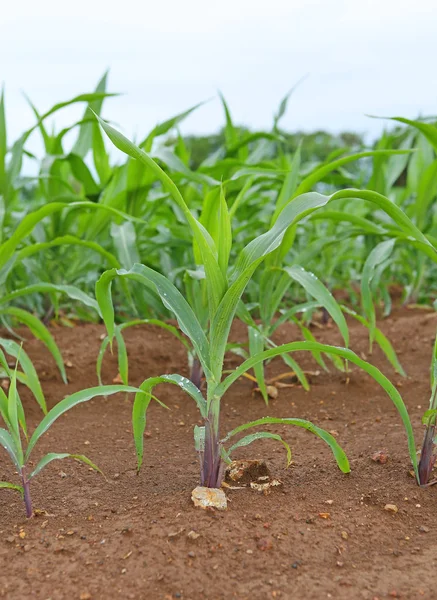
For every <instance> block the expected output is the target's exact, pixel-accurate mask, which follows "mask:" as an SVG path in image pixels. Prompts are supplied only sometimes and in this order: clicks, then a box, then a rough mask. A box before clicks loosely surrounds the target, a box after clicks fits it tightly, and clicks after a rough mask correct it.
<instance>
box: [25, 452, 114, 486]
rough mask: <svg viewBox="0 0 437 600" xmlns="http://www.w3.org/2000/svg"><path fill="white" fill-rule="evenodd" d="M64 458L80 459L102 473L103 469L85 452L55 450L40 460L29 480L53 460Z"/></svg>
mask: <svg viewBox="0 0 437 600" xmlns="http://www.w3.org/2000/svg"><path fill="white" fill-rule="evenodd" d="M64 458H74V459H76V460H80V461H81V462H83V463H85V464H86V465H88V466H89V467H91V468H92V469H94V470H95V471H98V472H99V473H102V472H101V470H100V469H99V468H98V467H97V466H96V465H95V464H94V463H93V462H91V461H90V459H89V458H87V457H86V456H83V454H68V453H65V452H62V453H60V454H57V453H55V452H49V453H48V454H46V455H45V456H44V457H43V458H42V459H41V460H40V461H39V463H38V464H37V465H36V467H35V469H34V470H33V471H32V473H31V474H30V475H29V477H28V480H29V481H30V480H31V479H32V478H33V477H35V476H36V475H38V473H39V472H40V471H42V469H44V467H46V466H47V465H48V464H49V463H51V462H52V461H53V460H63V459H64ZM102 475H103V473H102Z"/></svg>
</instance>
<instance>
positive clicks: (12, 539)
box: [6, 535, 15, 544]
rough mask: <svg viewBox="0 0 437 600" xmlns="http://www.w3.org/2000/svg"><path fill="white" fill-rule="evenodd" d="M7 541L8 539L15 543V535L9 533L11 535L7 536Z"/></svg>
mask: <svg viewBox="0 0 437 600" xmlns="http://www.w3.org/2000/svg"><path fill="white" fill-rule="evenodd" d="M6 541H7V542H8V543H9V544H13V543H14V542H15V538H14V536H13V535H9V536H8V537H7V538H6Z"/></svg>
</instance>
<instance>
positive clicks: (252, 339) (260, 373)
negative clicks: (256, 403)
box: [248, 327, 269, 404]
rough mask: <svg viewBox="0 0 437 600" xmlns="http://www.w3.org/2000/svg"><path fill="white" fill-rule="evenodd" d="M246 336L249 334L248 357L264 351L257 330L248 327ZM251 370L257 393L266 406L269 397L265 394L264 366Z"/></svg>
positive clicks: (262, 341) (260, 335) (258, 365)
mask: <svg viewBox="0 0 437 600" xmlns="http://www.w3.org/2000/svg"><path fill="white" fill-rule="evenodd" d="M248 334H249V352H250V356H253V355H255V354H258V353H259V352H262V351H263V350H264V337H263V335H262V334H261V333H260V332H259V331H258V330H257V329H254V328H253V327H248ZM253 370H254V373H255V377H256V382H257V384H258V387H259V391H260V392H261V394H262V397H263V398H264V402H265V403H266V404H268V403H269V396H268V394H267V386H266V380H265V377H264V365H263V364H262V363H258V364H257V365H255V367H254V369H253Z"/></svg>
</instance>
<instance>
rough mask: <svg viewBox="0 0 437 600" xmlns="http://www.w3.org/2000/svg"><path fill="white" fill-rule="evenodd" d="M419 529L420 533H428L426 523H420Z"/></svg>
mask: <svg viewBox="0 0 437 600" xmlns="http://www.w3.org/2000/svg"><path fill="white" fill-rule="evenodd" d="M419 531H420V533H428V532H429V527H427V526H426V525H421V526H420V527H419Z"/></svg>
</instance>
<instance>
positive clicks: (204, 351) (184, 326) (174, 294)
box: [96, 264, 210, 374]
mask: <svg viewBox="0 0 437 600" xmlns="http://www.w3.org/2000/svg"><path fill="white" fill-rule="evenodd" d="M116 276H119V277H126V278H127V279H133V280H134V281H138V282H139V283H142V284H143V285H145V286H146V287H148V288H151V289H153V290H156V292H157V293H158V294H159V296H160V298H161V300H162V302H163V304H164V305H165V307H166V308H168V309H169V310H171V311H172V312H173V313H174V314H175V316H176V318H177V320H178V323H179V326H180V328H181V330H182V331H183V332H184V333H185V335H187V336H188V337H189V338H190V340H191V342H192V344H193V346H194V348H195V350H196V354H197V356H198V357H199V360H200V362H201V364H202V367H203V370H204V371H205V374H207V373H210V364H209V363H210V360H209V347H208V341H207V339H206V336H205V334H204V332H203V329H202V327H201V326H200V324H199V321H198V320H197V318H196V316H195V314H194V313H193V311H192V309H191V307H190V305H189V304H188V302H187V301H186V300H185V298H184V297H183V296H182V294H181V293H180V292H179V290H178V289H177V288H176V287H175V286H174V285H173V284H172V283H171V282H170V281H169V280H168V279H167V278H166V277H164V276H163V275H161V274H160V273H158V272H157V271H154V270H153V269H149V267H146V266H144V265H138V264H137V265H134V266H133V267H132V269H131V270H130V271H125V270H124V269H121V270H115V269H112V270H110V271H106V272H105V273H103V275H102V276H101V277H100V279H99V280H98V282H97V283H96V298H97V302H98V303H99V306H100V309H101V311H102V315H103V319H104V321H105V325H106V329H107V331H108V334H109V338H110V339H112V337H113V335H114V307H113V305H112V298H111V282H112V280H113V279H114V278H115V277H116Z"/></svg>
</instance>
